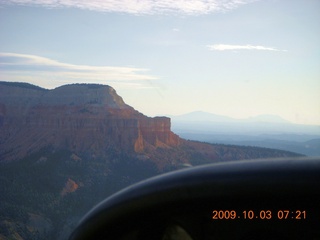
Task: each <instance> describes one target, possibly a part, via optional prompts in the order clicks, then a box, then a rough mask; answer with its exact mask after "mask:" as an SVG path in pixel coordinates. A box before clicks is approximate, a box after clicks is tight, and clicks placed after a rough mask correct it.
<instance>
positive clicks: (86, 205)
mask: <svg viewBox="0 0 320 240" xmlns="http://www.w3.org/2000/svg"><path fill="white" fill-rule="evenodd" d="M111 155H112V153H111ZM157 173H158V171H157V169H156V167H155V165H154V164H153V163H151V162H146V163H145V162H142V161H139V160H138V159H132V158H130V159H129V158H128V157H127V156H125V155H122V156H121V155H118V156H117V158H114V159H113V161H106V160H102V159H96V160H93V159H90V161H87V160H86V159H81V158H79V157H78V156H75V155H73V154H72V153H71V152H69V151H58V152H52V151H51V150H50V149H43V150H42V151H40V152H38V153H36V154H32V155H31V156H29V157H26V158H25V159H22V160H21V161H18V162H11V163H5V164H1V165H0V176H1V177H0V189H1V195H0V213H1V214H0V239H6V238H4V236H6V237H8V239H19V237H18V236H20V237H21V238H22V239H66V238H67V236H68V234H69V233H70V231H71V229H72V228H73V227H74V226H75V224H76V223H77V222H78V220H79V219H80V218H81V217H82V216H83V215H84V214H85V213H86V212H87V211H88V210H90V208H92V207H93V206H94V205H95V204H97V203H98V202H99V201H101V200H103V199H104V198H106V197H107V196H109V195H110V194H112V193H114V192H116V191H118V190H119V189H121V188H123V187H126V186H128V185H130V184H132V183H134V182H137V181H140V180H142V179H145V178H148V177H151V176H154V175H156V174H157ZM68 181H69V182H74V183H75V184H74V185H73V186H72V184H71V185H70V186H69V188H70V189H68V190H66V191H65V192H64V189H66V186H67V183H68ZM35 219H36V220H35Z"/></svg>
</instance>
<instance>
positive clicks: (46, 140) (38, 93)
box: [0, 82, 181, 161]
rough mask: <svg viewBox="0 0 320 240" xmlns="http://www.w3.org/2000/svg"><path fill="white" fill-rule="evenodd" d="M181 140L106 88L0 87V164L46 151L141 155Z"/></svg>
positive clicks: (166, 121)
mask: <svg viewBox="0 0 320 240" xmlns="http://www.w3.org/2000/svg"><path fill="white" fill-rule="evenodd" d="M180 141H181V139H180V138H179V137H178V136H177V135H175V134H174V133H173V132H171V130H170V119H169V118H166V117H155V118H150V117H146V116H145V115H143V114H141V113H139V112H138V111H136V110H135V109H133V108H132V107H130V106H128V105H127V104H125V102H124V101H123V99H122V98H121V97H120V96H119V95H117V93H116V91H115V90H114V89H113V88H112V87H110V86H106V85H97V84H73V85H65V86H61V87H58V88H56V89H53V90H46V89H42V88H39V87H36V86H33V85H29V84H21V83H7V82H0V157H1V160H5V161H6V160H13V159H19V158H22V157H24V156H26V155H28V154H31V153H32V152H35V151H38V150H40V149H41V148H44V147H47V146H50V147H54V148H56V149H70V150H72V151H74V152H75V153H87V154H90V155H91V156H94V157H103V156H104V155H105V154H106V151H107V150H108V149H110V148H115V149H118V150H120V151H125V152H137V153H143V152H144V151H145V150H146V149H147V148H168V147H169V148H170V147H175V146H178V145H179V143H180Z"/></svg>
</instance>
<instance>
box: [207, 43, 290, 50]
mask: <svg viewBox="0 0 320 240" xmlns="http://www.w3.org/2000/svg"><path fill="white" fill-rule="evenodd" d="M207 48H208V49H209V50H211V51H227V50H263V51H285V50H279V49H276V48H273V47H265V46H253V45H228V44H214V45H207Z"/></svg>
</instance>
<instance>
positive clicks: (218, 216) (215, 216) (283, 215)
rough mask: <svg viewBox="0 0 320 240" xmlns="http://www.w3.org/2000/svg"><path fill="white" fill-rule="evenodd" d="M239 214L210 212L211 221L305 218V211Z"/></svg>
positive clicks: (250, 211) (244, 212)
mask: <svg viewBox="0 0 320 240" xmlns="http://www.w3.org/2000/svg"><path fill="white" fill-rule="evenodd" d="M240 212H241V214H238V212H237V211H236V210H213V211H212V220H229V219H230V220H234V219H245V220H247V219H248V220H253V219H260V220H271V219H279V220H286V219H293V220H304V219H306V218H307V212H306V210H294V211H291V210H278V211H271V210H260V211H253V210H244V211H240Z"/></svg>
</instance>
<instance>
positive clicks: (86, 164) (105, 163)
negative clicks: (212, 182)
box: [0, 82, 300, 240]
mask: <svg viewBox="0 0 320 240" xmlns="http://www.w3.org/2000/svg"><path fill="white" fill-rule="evenodd" d="M201 114H202V115H203V113H200V115H201ZM211 117H212V116H211ZM211 117H210V118H211ZM217 118H218V117H217ZM295 156H300V155H299V154H296V153H292V152H288V151H282V150H275V149H268V148H258V147H243V146H230V145H223V144H209V143H203V142H197V141H189V140H185V139H182V138H180V137H179V136H178V135H176V134H175V133H173V132H172V131H171V121H170V118H167V117H154V118H150V117H147V116H145V115H143V114H142V113H140V112H138V111H136V110H135V109H134V108H133V107H131V106H129V105H127V104H126V103H125V102H124V101H123V99H122V98H121V97H120V96H119V95H118V94H117V93H116V91H115V90H114V89H113V88H112V87H110V86H106V85H98V84H72V85H65V86H61V87H58V88H55V89H53V90H47V89H43V88H40V87H37V86H34V85H30V84H26V83H8V82H0V176H1V177H0V191H1V194H0V239H49V240H50V239H52V240H56V239H67V237H68V235H69V234H70V232H71V230H72V229H73V228H74V226H75V225H76V224H77V222H78V221H79V219H80V218H81V217H82V216H83V214H84V213H85V212H87V211H88V210H89V209H90V208H92V207H93V206H94V205H95V204H97V203H98V202H99V201H101V200H103V199H104V198H106V197H108V196H110V194H112V193H114V192H115V191H118V190H120V189H121V188H123V187H126V186H128V185H130V184H133V183H135V182H137V181H140V180H143V179H146V178H148V177H151V176H154V175H156V174H159V173H163V172H167V171H173V170H176V169H179V168H181V167H184V166H190V165H199V164H204V163H213V162H221V161H230V160H240V159H256V158H273V157H295Z"/></svg>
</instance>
